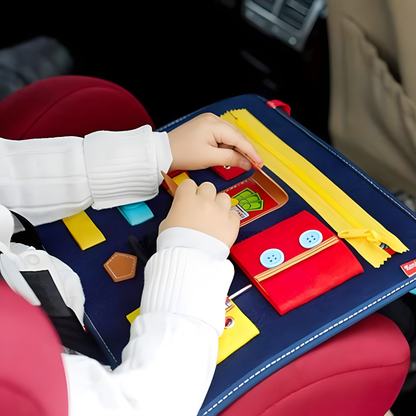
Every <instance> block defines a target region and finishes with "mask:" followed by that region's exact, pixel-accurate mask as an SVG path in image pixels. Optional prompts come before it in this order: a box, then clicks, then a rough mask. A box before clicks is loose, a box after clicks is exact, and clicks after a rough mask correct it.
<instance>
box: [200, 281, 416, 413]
mask: <svg viewBox="0 0 416 416" xmlns="http://www.w3.org/2000/svg"><path fill="white" fill-rule="evenodd" d="M414 281H416V277H415V278H414V279H412V280H409V281H408V282H406V283H404V284H403V285H401V286H399V287H397V288H396V289H393V290H392V291H391V292H390V293H388V294H386V295H385V296H383V297H381V298H378V299H377V300H376V301H374V302H372V303H370V304H369V305H367V306H365V307H364V308H362V309H360V310H359V311H358V312H355V313H354V314H353V315H350V316H349V317H348V318H345V319H343V320H341V321H339V322H338V323H336V324H334V325H331V326H330V327H329V328H326V329H325V330H324V331H322V332H320V333H319V335H315V336H314V337H313V338H310V339H309V340H307V341H305V342H302V344H300V345H298V346H297V347H296V348H294V349H292V350H291V351H289V352H287V353H286V354H283V355H282V356H281V357H279V358H277V359H276V360H273V361H271V362H270V363H268V364H267V365H266V366H264V367H263V368H262V369H261V370H259V371H256V373H254V374H252V375H251V376H250V377H249V378H247V379H245V380H244V381H243V382H242V383H241V384H240V385H239V386H238V387H235V388H234V389H233V390H231V391H230V392H229V393H228V394H226V395H225V396H224V397H223V398H222V399H221V400H220V401H218V402H217V403H215V404H214V405H212V407H210V408H209V409H208V410H207V411H206V412H205V413H203V415H202V416H205V415H207V414H208V413H209V412H211V411H212V410H213V409H214V408H215V407H216V406H217V405H219V404H220V403H222V402H223V401H224V400H226V399H227V398H228V397H230V395H231V394H233V393H234V392H236V391H237V390H238V389H240V388H241V387H243V386H244V385H246V384H247V383H249V382H250V380H252V379H253V378H254V377H257V376H258V375H259V374H260V373H262V372H263V371H264V370H266V369H268V368H269V367H271V366H273V365H275V364H276V363H277V362H279V361H280V360H282V359H283V358H285V357H287V356H289V355H290V354H291V353H293V352H294V351H295V350H298V349H299V348H302V347H304V346H305V345H306V344H308V343H309V342H310V341H313V340H314V339H316V338H318V337H320V336H321V335H323V334H325V333H326V332H328V331H330V330H331V329H334V328H335V327H336V326H338V325H341V324H343V323H345V322H347V321H348V320H350V319H351V318H352V317H354V316H357V315H358V314H360V313H362V312H364V311H365V310H366V309H368V308H371V307H372V306H374V305H376V304H377V303H379V302H381V300H383V299H385V298H386V297H387V296H390V295H391V294H393V293H394V292H397V291H399V290H400V289H403V288H404V287H405V286H408V285H410V283H413V282H414Z"/></svg>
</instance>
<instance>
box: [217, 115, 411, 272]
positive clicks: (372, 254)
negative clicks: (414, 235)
mask: <svg viewBox="0 0 416 416" xmlns="http://www.w3.org/2000/svg"><path fill="white" fill-rule="evenodd" d="M221 117H222V118H223V119H224V120H226V121H228V122H229V123H231V124H232V125H234V126H235V127H237V128H238V129H239V130H240V131H241V132H242V133H243V134H244V136H245V137H246V138H247V139H248V140H249V141H250V142H251V143H252V144H253V146H254V147H255V148H256V150H257V151H258V153H259V154H260V156H261V157H262V158H263V161H264V164H265V165H266V166H267V167H268V168H269V169H270V170H271V171H273V172H274V173H275V174H276V175H278V176H279V177H280V178H281V179H282V180H283V181H285V182H286V183H287V185H289V186H290V187H291V188H292V189H293V190H294V191H295V192H296V193H298V194H299V195H300V196H301V197H302V198H303V199H304V200H305V201H306V202H307V203H308V204H309V205H310V206H311V207H312V208H314V209H315V211H317V212H318V213H319V215H321V216H322V217H323V218H324V219H325V221H326V222H327V223H328V224H329V225H330V226H331V227H332V228H333V229H334V230H336V231H337V232H338V235H339V237H340V238H344V239H345V240H346V241H348V243H350V244H351V245H352V246H353V247H354V248H355V249H356V250H357V251H358V252H359V253H360V254H361V255H362V256H363V257H364V259H365V260H367V261H368V262H369V263H370V264H371V265H372V266H374V267H380V266H381V265H382V264H383V263H384V262H385V261H386V260H387V259H388V258H389V257H391V256H390V254H388V253H387V252H386V251H385V250H383V249H382V248H381V247H380V243H385V244H387V245H388V246H389V247H390V248H391V249H392V250H394V251H396V252H398V253H403V252H405V251H408V248H407V247H406V246H405V245H404V244H403V243H402V242H401V241H400V240H399V239H398V238H397V237H396V236H395V235H393V234H392V233H390V232H389V231H388V230H386V229H385V228H384V227H383V226H382V225H381V224H380V223H379V222H377V221H376V220H375V219H374V218H373V217H371V215H369V214H368V213H367V212H366V211H364V210H363V209H362V208H361V207H360V206H359V205H358V204H357V203H356V202H355V201H353V200H352V199H351V198H350V197H349V196H348V195H346V194H345V193H344V192H343V191H342V190H341V189H340V188H338V187H337V186H336V185H335V184H334V183H333V182H332V181H330V180H329V179H328V178H327V177H326V176H325V175H323V174H322V173H321V172H320V171H319V170H318V169H316V168H315V166H313V165H312V164H311V163H310V162H308V161H307V160H306V159H305V158H304V157H302V156H301V155H300V154H299V153H297V152H295V151H294V150H293V149H292V148H291V147H290V146H288V145H287V144H286V143H284V142H283V141H282V140H281V139H279V138H278V137H277V136H276V135H275V134H273V133H272V132H271V131H270V130H269V129H268V128H267V127H266V126H264V125H263V124H262V123H261V122H260V121H259V120H257V119H256V118H255V117H254V116H253V115H252V114H250V113H249V112H248V111H247V110H245V109H242V110H232V111H229V112H227V113H226V114H223V115H222V116H221ZM356 230H359V231H358V232H357V231H356ZM374 236H377V237H376V238H375V237H374Z"/></svg>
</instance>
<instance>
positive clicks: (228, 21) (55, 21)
mask: <svg viewBox="0 0 416 416" xmlns="http://www.w3.org/2000/svg"><path fill="white" fill-rule="evenodd" d="M346 2H347V3H348V0H344V2H343V1H342V0H338V1H336V0H331V1H325V0H198V1H191V0H182V1H179V2H174V1H167V0H159V1H146V2H115V3H113V2H109V3H107V4H105V3H101V4H99V5H97V4H93V3H90V2H84V3H74V4H70V3H67V4H63V5H59V4H57V3H55V4H52V3H51V4H49V5H47V4H44V3H43V2H42V4H37V3H36V2H33V3H31V4H30V5H27V6H25V7H24V8H23V7H22V6H18V5H13V4H8V5H6V6H3V7H2V9H3V16H4V17H5V19H3V20H4V21H3V23H2V25H1V27H0V34H1V35H0V56H1V50H5V49H7V48H12V47H13V46H14V45H18V44H20V43H22V42H27V41H29V40H31V39H35V38H37V37H48V38H53V39H55V40H57V41H58V42H59V44H60V45H62V46H63V47H64V48H65V49H66V51H67V52H68V54H69V56H70V61H71V62H70V64H68V65H67V67H66V68H65V69H63V70H62V74H63V73H64V72H66V73H68V74H75V75H85V76H91V77H97V78H102V79H105V80H108V81H111V82H114V83H116V84H118V85H120V86H122V87H123V88H125V89H126V90H128V91H130V92H131V93H132V94H133V95H134V96H135V97H136V98H138V100H139V101H140V102H141V103H142V104H143V106H144V107H145V108H146V110H147V111H148V113H149V115H150V116H151V118H152V120H153V122H154V124H155V126H156V128H161V127H163V126H164V125H166V124H168V123H170V122H171V121H173V120H176V119H178V118H180V117H182V116H184V115H187V114H189V113H192V112H193V111H196V110H199V109H201V108H203V107H205V106H207V105H209V104H212V103H214V102H217V101H220V100H223V99H226V98H229V97H234V96H238V95H243V94H256V95H259V96H261V97H264V98H265V99H267V100H273V99H277V100H280V101H283V102H284V103H286V104H288V105H289V106H290V107H291V117H293V118H294V119H295V120H296V121H297V122H299V123H300V124H302V125H303V126H305V127H306V128H307V129H308V130H309V131H311V132H312V133H313V134H314V135H316V136H318V137H319V138H321V139H322V140H324V141H325V142H327V143H329V144H331V145H333V146H334V147H336V148H338V149H340V150H341V151H342V152H344V150H345V154H346V156H347V157H351V158H352V160H353V162H355V163H357V164H358V166H359V167H361V168H362V169H363V170H365V171H367V170H366V169H367V165H366V164H365V162H366V161H365V160H363V159H362V158H360V157H359V156H358V157H357V158H356V159H355V160H354V155H355V154H356V153H357V152H358V153H360V152H361V151H362V152H365V151H366V150H365V149H364V150H360V149H359V147H358V144H356V145H355V146H356V147H352V146H350V147H349V144H348V134H347V133H346V134H345V135H344V136H342V134H343V132H341V129H340V128H339V125H338V124H337V120H339V118H338V119H336V112H337V111H338V110H340V107H339V106H338V107H332V106H333V105H334V102H335V101H337V100H338V98H339V100H341V99H342V96H341V95H342V93H343V92H342V91H341V89H339V90H337V93H339V96H337V97H335V96H334V94H333V91H334V86H333V84H332V82H334V80H337V81H340V79H341V78H340V76H338V75H336V74H334V72H332V70H333V69H334V68H336V64H334V62H331V59H332V58H333V56H334V50H333V49H332V50H331V45H334V47H339V44H337V42H338V41H337V42H335V41H333V39H331V36H337V32H336V30H335V29H334V27H335V24H337V25H338V23H339V22H338V23H337V22H335V23H332V25H333V26H331V24H330V21H329V18H328V16H329V15H330V14H331V12H332V13H333V15H335V14H336V13H341V14H342V13H344V14H346V13H349V12H348V11H347V10H346V9H344V10H341V11H339V10H337V8H336V7H337V6H336V5H335V3H346ZM352 3H356V2H352ZM369 3H377V1H376V0H372V1H371V2H369ZM380 3H385V2H384V1H383V2H380ZM367 6H369V5H367ZM363 7H364V6H363ZM380 7H382V6H380ZM383 7H384V6H383ZM364 9H366V7H364ZM365 13H368V14H369V15H371V11H370V10H367V9H366V10H364V11H363V16H364V14H365ZM351 16H352V15H351ZM348 21H351V22H353V23H354V22H357V21H356V20H355V17H351V19H350V20H348ZM339 24H340V25H341V23H339ZM337 27H338V26H337ZM357 27H363V28H364V29H365V28H366V26H365V23H363V22H362V21H361V22H359V23H357ZM331 28H332V29H331ZM364 29H363V30H364ZM353 30H354V29H351V31H353ZM370 32H371V31H370ZM372 36H373V37H372ZM368 37H369V39H370V40H375V43H376V41H377V40H378V37H377V35H376V34H375V32H371V33H370V34H369V35H368ZM356 47H357V48H359V47H360V46H356ZM380 50H381V52H380V56H381V57H382V58H383V59H384V58H385V57H386V56H387V58H386V62H387V63H388V68H390V69H391V73H392V74H393V75H392V80H394V81H395V82H396V81H397V82H398V83H399V82H400V81H402V80H403V79H404V78H405V77H404V75H403V76H401V75H402V74H398V72H400V68H399V69H398V68H397V66H394V65H393V64H392V63H391V62H390V60H389V53H388V52H389V48H387V47H386V50H387V52H385V53H384V52H383V51H384V49H382V48H380ZM409 53H410V52H409ZM44 58H45V57H44ZM45 59H46V60H47V57H46V58H45ZM391 61H393V59H391ZM0 69H1V64H0ZM0 75H1V71H0ZM21 78H22V77H21ZM22 82H23V83H29V82H30V80H25V79H23V81H22ZM340 82H341V81H340ZM407 99H408V97H406V100H407ZM346 100H348V97H347V98H346ZM409 100H410V98H409ZM406 103H407V101H406ZM409 105H410V104H409ZM412 105H413V104H412ZM412 108H413V107H412ZM340 111H341V110H340ZM342 111H346V110H345V107H344V110H342ZM331 112H332V115H333V118H332V119H331ZM351 114H353V113H351ZM353 115H354V114H353ZM352 122H354V120H353V119H352ZM398 124H400V123H398ZM351 134H352V133H351ZM409 134H410V133H409ZM346 141H347V143H346ZM360 141H362V140H360ZM397 146H400V145H397ZM397 146H396V147H397ZM408 149H409V148H408ZM403 153H406V150H403ZM383 157H384V156H383ZM367 159H368V158H367ZM362 160H363V162H362V163H363V165H362V166H361V165H360V163H361V161H362ZM377 163H379V162H377V161H376V160H375V161H374V163H373V165H370V164H369V165H368V173H369V174H370V175H374V176H375V179H376V180H381V181H382V183H381V185H382V186H385V187H387V189H388V191H389V192H392V193H393V194H394V195H395V196H397V197H398V198H399V199H400V200H401V201H402V202H403V203H405V204H406V205H407V206H408V207H409V208H411V209H413V210H414V209H415V205H414V195H413V194H412V190H413V188H412V187H413V185H414V183H415V182H416V180H415V179H413V180H414V181H415V182H413V183H412V178H411V170H410V169H411V168H410V167H409V170H406V172H404V173H403V172H396V171H394V169H393V168H391V167H390V165H389V164H388V163H386V167H384V166H383V165H381V166H380V168H374V165H375V164H377ZM406 163H407V162H406ZM410 165H411V163H410V162H409V166H410ZM382 170H384V173H385V176H388V178H387V179H386V180H385V182H384V183H383V180H384V178H385V176H383V172H382ZM386 172H387V173H386ZM409 172H410V173H409ZM396 173H397V176H395V175H396ZM401 175H402V176H401ZM396 177H397V178H398V179H397V180H394V178H396ZM402 177H403V184H404V185H403V187H401V183H402V182H401V181H400V178H402ZM392 178H393V179H392ZM414 189H416V186H415V188H414ZM415 195H416V194H415ZM403 301H404V302H405V304H406V305H407V306H408V307H409V308H410V310H411V311H412V314H413V319H416V296H415V295H413V294H410V293H409V294H406V295H405V296H404V297H403ZM412 351H413V355H415V351H416V350H415V348H413V350H412ZM415 375H416V362H415V357H414V356H413V359H412V363H411V368H410V370H409V376H408V379H407V381H406V383H405V386H406V388H405V389H404V390H403V391H402V392H401V393H400V394H399V395H398V397H397V399H396V401H395V403H394V405H393V406H392V408H391V412H392V414H393V415H394V416H410V415H414V414H416V402H415V397H416V377H415ZM312 414H313V413H312ZM381 416H382V415H381Z"/></svg>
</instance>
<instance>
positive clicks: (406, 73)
mask: <svg viewBox="0 0 416 416" xmlns="http://www.w3.org/2000/svg"><path fill="white" fill-rule="evenodd" d="M326 2H327V7H328V32H329V47H330V64H331V97H330V119H329V129H330V134H331V138H332V141H333V145H334V146H335V147H336V148H337V149H339V150H340V151H341V152H342V153H343V154H345V155H346V156H347V157H348V158H350V159H351V160H352V161H353V162H355V163H356V164H357V165H358V166H359V167H361V168H362V169H363V170H364V171H366V172H367V173H368V174H369V175H370V176H372V177H373V178H374V179H375V180H377V181H378V182H380V183H381V184H382V185H383V186H384V187H386V188H387V189H389V190H394V189H402V190H405V191H407V192H408V193H410V194H412V195H414V196H416V151H415V150H416V25H415V18H416V1H414V0H364V1H363V0H326Z"/></svg>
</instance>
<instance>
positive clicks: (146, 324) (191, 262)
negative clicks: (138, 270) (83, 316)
mask: <svg viewBox="0 0 416 416" xmlns="http://www.w3.org/2000/svg"><path fill="white" fill-rule="evenodd" d="M157 244H158V250H157V253H156V254H155V255H154V256H153V257H152V258H151V259H150V260H149V262H148V264H147V266H146V271H145V288H144V291H143V295H142V302H141V307H140V316H138V317H137V318H136V319H135V320H134V322H133V324H132V327H131V334H130V341H129V343H128V344H127V346H126V347H125V349H124V350H123V354H122V363H121V364H120V366H119V367H117V368H116V369H115V370H114V371H113V372H111V371H109V370H108V369H105V368H104V367H103V366H101V365H100V364H99V363H98V362H97V361H94V360H92V359H90V358H87V357H83V356H73V355H72V356H68V355H64V356H63V357H64V363H65V366H66V369H67V379H68V386H69V398H70V416H90V415H100V416H133V415H140V416H150V415H157V416H159V415H174V416H195V415H196V414H197V413H198V410H199V409H200V407H201V405H202V402H203V400H204V398H205V395H206V392H207V390H208V388H209V385H210V383H211V380H212V377H213V374H214V371H215V363H216V359H217V353H218V335H219V334H221V333H222V330H223V328H224V317H225V298H226V295H227V292H228V289H229V285H230V283H231V280H232V277H233V272H234V270H233V266H232V265H231V263H230V262H229V261H228V260H227V255H228V247H227V246H225V245H224V244H223V243H222V242H220V241H218V240H216V239H215V238H213V237H211V236H208V235H206V234H202V233H200V232H198V231H194V230H189V229H184V228H179V227H178V228H170V229H168V230H165V231H163V233H161V234H160V236H159V238H158V243H157Z"/></svg>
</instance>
